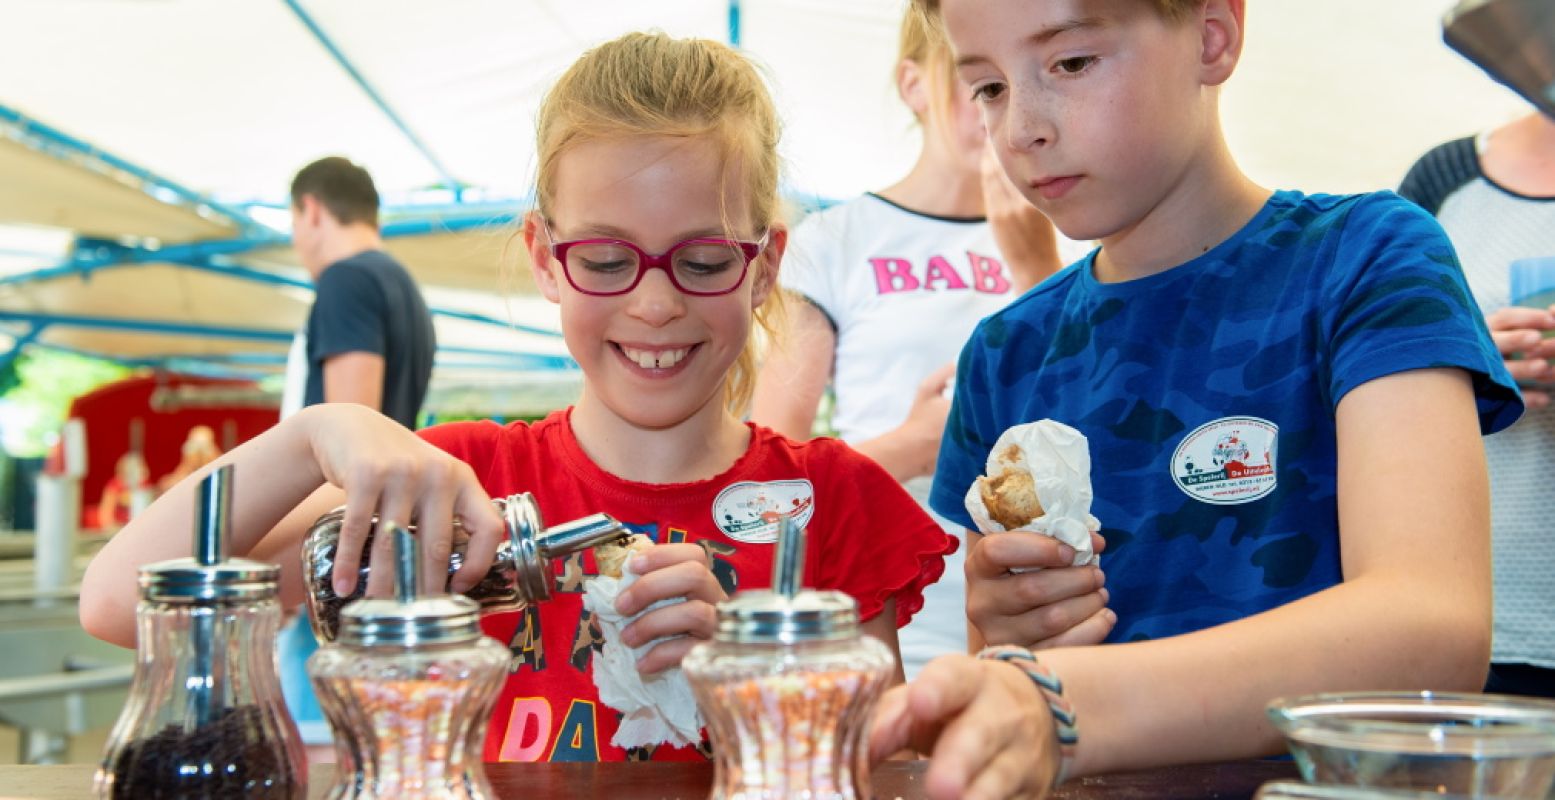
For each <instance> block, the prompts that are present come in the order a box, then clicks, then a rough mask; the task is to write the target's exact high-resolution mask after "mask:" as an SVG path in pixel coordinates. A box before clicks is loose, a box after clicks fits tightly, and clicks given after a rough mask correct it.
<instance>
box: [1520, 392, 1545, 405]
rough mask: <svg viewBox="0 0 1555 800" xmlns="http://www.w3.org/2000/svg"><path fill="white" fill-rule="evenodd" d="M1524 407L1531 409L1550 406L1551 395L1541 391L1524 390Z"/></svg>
mask: <svg viewBox="0 0 1555 800" xmlns="http://www.w3.org/2000/svg"><path fill="white" fill-rule="evenodd" d="M1522 392H1523V405H1525V406H1527V407H1528V408H1530V409H1538V408H1545V407H1547V406H1548V405H1549V404H1550V393H1549V392H1546V391H1542V390H1540V389H1523V390H1522Z"/></svg>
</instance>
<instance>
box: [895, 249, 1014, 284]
mask: <svg viewBox="0 0 1555 800" xmlns="http://www.w3.org/2000/svg"><path fill="white" fill-rule="evenodd" d="M966 255H967V266H968V269H969V270H970V272H971V276H972V285H971V286H970V287H969V286H967V283H966V281H965V280H963V279H962V277H961V273H959V272H956V268H955V267H954V266H952V265H951V263H950V261H949V260H948V259H946V258H945V257H943V256H932V257H930V258H929V263H928V264H927V265H926V266H925V267H924V269H923V277H922V278H921V279H920V278H919V277H918V275H917V274H916V273H914V272H913V265H912V262H911V261H908V260H907V259H905V258H871V259H869V264H870V266H872V267H874V268H875V290H876V292H877V293H878V294H893V293H895V292H911V291H916V290H919V289H922V290H923V291H925V292H933V291H937V290H938V289H942V288H943V289H968V288H971V289H975V290H976V291H979V292H982V293H984V294H1004V293H1005V292H1007V291H1009V289H1010V281H1009V279H1008V278H1006V277H1005V276H1004V264H1002V263H1000V262H999V259H997V258H992V257H990V256H982V255H978V254H977V253H973V252H971V251H968V252H967V254H966ZM936 284H943V285H936Z"/></svg>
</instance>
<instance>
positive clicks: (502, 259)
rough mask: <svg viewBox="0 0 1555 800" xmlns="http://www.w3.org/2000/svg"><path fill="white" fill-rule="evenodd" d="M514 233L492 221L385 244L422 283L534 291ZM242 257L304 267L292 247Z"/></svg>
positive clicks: (270, 266) (298, 269)
mask: <svg viewBox="0 0 1555 800" xmlns="http://www.w3.org/2000/svg"><path fill="white" fill-rule="evenodd" d="M516 233H517V230H516V228H515V227H514V226H512V225H492V226H489V227H483V228H476V229H472V230H467V231H459V232H454V233H434V234H427V235H421V236H396V237H391V238H389V239H385V240H384V248H385V249H387V250H388V251H389V252H390V253H392V254H393V255H394V257H395V258H398V259H399V260H400V261H401V262H403V263H404V264H405V268H406V269H408V270H410V273H411V275H413V276H415V278H416V281H417V282H418V283H421V284H422V285H424V286H445V287H449V288H455V289H468V290H472V291H505V292H511V293H518V294H533V293H534V291H535V288H534V277H533V276H532V275H531V274H530V270H529V263H530V262H529V253H528V251H527V250H525V249H524V243H523V240H522V239H517V238H515V234H516ZM244 260H245V261H248V262H250V263H254V262H256V261H257V262H261V263H264V264H265V265H266V268H268V269H275V268H279V267H286V268H290V269H292V270H295V271H296V272H297V273H298V274H301V272H302V267H301V266H300V265H299V264H298V263H297V259H296V256H294V255H293V254H292V251H291V248H289V247H286V248H282V247H272V248H265V249H261V250H257V251H255V252H254V254H253V256H252V257H250V258H245V259H244Z"/></svg>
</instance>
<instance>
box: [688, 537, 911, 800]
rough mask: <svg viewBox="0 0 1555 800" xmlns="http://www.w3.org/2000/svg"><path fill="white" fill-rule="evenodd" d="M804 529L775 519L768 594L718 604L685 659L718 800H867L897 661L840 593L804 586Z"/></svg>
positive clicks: (741, 595) (747, 594)
mask: <svg viewBox="0 0 1555 800" xmlns="http://www.w3.org/2000/svg"><path fill="white" fill-rule="evenodd" d="M804 554H805V545H804V531H803V529H801V528H799V527H798V526H796V525H794V524H793V521H792V520H791V519H789V518H788V517H784V518H783V519H782V520H781V522H780V528H779V535H778V545H777V561H776V563H775V564H773V575H772V586H773V589H772V590H771V591H747V592H740V593H738V594H736V595H735V596H734V597H733V598H732V599H730V600H729V601H727V602H724V603H720V604H719V606H718V631H717V633H716V634H715V636H714V638H713V640H712V641H711V642H705V643H703V644H699V645H697V646H696V647H694V648H692V650H691V652H690V653H688V654H687V655H686V658H685V660H684V661H683V662H682V663H681V668H682V669H684V670H685V672H686V677H687V678H689V679H690V681H691V689H692V692H693V693H694V694H695V695H696V698H697V705H698V706H700V707H701V709H702V714H703V715H704V716H705V717H706V718H707V732H708V736H709V738H710V739H711V740H712V745H713V764H714V778H713V792H712V794H711V797H712V799H713V800H785V799H786V798H792V797H806V798H812V799H813V800H868V798H870V797H871V796H872V795H871V792H870V789H869V761H868V756H869V754H868V752H867V750H866V748H865V746H864V735H865V733H866V730H867V728H868V724H869V717H870V714H871V712H872V711H873V710H874V707H875V703H876V701H878V700H879V699H880V695H881V692H882V691H884V689H885V686H886V683H887V681H888V680H889V678H890V675H891V672H892V670H893V669H894V668H895V665H896V660H895V657H894V656H893V655H892V654H891V651H890V648H888V647H886V645H884V644H883V643H881V642H880V640H878V639H876V638H874V637H872V636H866V635H864V634H863V633H861V632H860V630H859V620H858V604H857V603H855V602H854V601H853V599H852V598H851V597H848V596H847V595H845V594H843V593H841V592H817V591H801V590H800V585H801V583H802V578H803V567H804V557H805V555H804Z"/></svg>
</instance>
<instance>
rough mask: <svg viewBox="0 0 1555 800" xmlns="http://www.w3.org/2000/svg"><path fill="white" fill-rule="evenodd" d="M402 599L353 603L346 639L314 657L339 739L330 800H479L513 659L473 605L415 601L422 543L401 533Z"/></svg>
mask: <svg viewBox="0 0 1555 800" xmlns="http://www.w3.org/2000/svg"><path fill="white" fill-rule="evenodd" d="M382 535H389V536H393V537H394V555H395V559H394V560H395V565H396V574H395V596H394V597H392V598H371V599H364V600H357V601H355V602H353V603H351V604H349V605H347V606H346V607H345V609H344V611H343V612H342V613H341V616H340V636H339V638H338V639H336V641H335V642H334V643H333V644H326V645H324V646H323V647H321V648H320V649H319V650H318V651H317V652H315V653H314V654H313V655H312V656H311V657H309V658H308V675H309V677H310V678H311V679H312V680H313V686H314V688H315V689H317V690H318V696H319V703H320V705H322V706H323V708H324V714H325V716H326V717H328V718H329V723H330V727H331V728H333V729H334V731H335V755H336V758H337V760H338V767H337V769H336V772H335V784H334V785H333V786H332V787H330V789H329V793H328V794H327V795H326V797H328V798H329V800H388V799H389V798H407V797H414V798H418V799H419V800H483V798H491V797H494V796H495V794H494V793H493V791H492V788H491V784H489V783H488V782H487V780H486V772H485V769H484V767H483V766H482V763H481V750H482V747H483V745H484V743H485V740H486V726H487V723H489V722H490V720H491V709H492V704H493V703H494V702H495V701H496V697H497V690H498V689H499V688H500V687H501V686H502V681H503V680H504V679H505V678H506V677H507V668H508V661H509V659H510V658H511V654H510V653H509V652H508V650H507V648H506V647H503V646H502V645H501V644H498V643H497V641H496V640H495V639H491V638H488V637H486V636H484V635H482V634H481V629H480V606H479V605H477V604H476V603H475V601H473V600H471V599H469V598H467V597H459V596H457V595H455V596H450V595H446V594H439V595H423V594H420V593H419V592H418V587H419V586H420V584H419V582H418V577H419V575H418V572H419V570H420V564H421V558H420V548H419V543H418V542H417V540H416V537H415V536H413V535H411V534H410V533H409V532H407V531H406V530H405V529H404V528H401V527H400V526H398V525H394V524H392V523H391V524H389V525H386V526H385V530H384V531H383V534H382Z"/></svg>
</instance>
